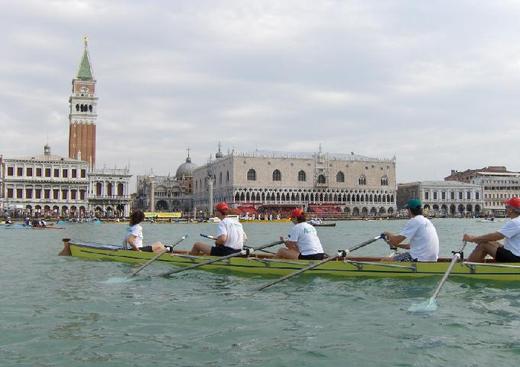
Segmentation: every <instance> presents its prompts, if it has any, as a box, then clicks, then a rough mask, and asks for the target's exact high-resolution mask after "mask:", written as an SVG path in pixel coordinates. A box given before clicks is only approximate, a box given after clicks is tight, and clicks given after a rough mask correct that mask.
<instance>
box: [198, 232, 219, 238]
mask: <svg viewBox="0 0 520 367" xmlns="http://www.w3.org/2000/svg"><path fill="white" fill-rule="evenodd" d="M200 236H201V237H204V238H209V239H210V240H216V239H217V238H216V237H215V236H212V235H210V234H204V233H201V234H200Z"/></svg>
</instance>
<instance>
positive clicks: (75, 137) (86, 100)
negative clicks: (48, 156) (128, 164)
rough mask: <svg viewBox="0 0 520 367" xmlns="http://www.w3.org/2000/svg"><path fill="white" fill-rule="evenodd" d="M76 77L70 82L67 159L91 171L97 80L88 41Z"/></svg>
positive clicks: (92, 165)
mask: <svg viewBox="0 0 520 367" xmlns="http://www.w3.org/2000/svg"><path fill="white" fill-rule="evenodd" d="M84 42H85V49H84V51H83V57H82V58H81V63H80V65H79V70H78V74H77V75H76V77H75V78H74V79H72V95H71V96H70V98H69V158H73V159H80V160H82V161H86V162H87V163H88V164H89V166H90V168H91V169H92V168H94V167H95V164H96V119H97V97H96V80H95V79H94V76H93V74H92V67H91V65H90V58H89V54H88V40H87V37H85V39H84Z"/></svg>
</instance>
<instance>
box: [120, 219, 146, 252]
mask: <svg viewBox="0 0 520 367" xmlns="http://www.w3.org/2000/svg"><path fill="white" fill-rule="evenodd" d="M130 235H132V236H135V242H134V244H135V246H136V247H137V248H141V247H143V227H141V225H140V224H135V225H133V226H129V227H128V229H127V231H126V236H125V240H124V247H125V248H128V249H132V246H131V245H130V244H129V243H128V237H130Z"/></svg>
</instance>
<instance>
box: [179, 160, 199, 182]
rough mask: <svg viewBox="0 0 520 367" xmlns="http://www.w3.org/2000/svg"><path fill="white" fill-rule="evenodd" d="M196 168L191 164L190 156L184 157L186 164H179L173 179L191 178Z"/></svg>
mask: <svg viewBox="0 0 520 367" xmlns="http://www.w3.org/2000/svg"><path fill="white" fill-rule="evenodd" d="M195 168H197V165H196V164H195V163H191V158H190V156H188V157H186V162H184V163H183V164H181V165H180V166H179V168H177V172H176V173H175V177H176V178H177V179H178V180H179V179H182V178H183V177H192V176H193V170H194V169H195Z"/></svg>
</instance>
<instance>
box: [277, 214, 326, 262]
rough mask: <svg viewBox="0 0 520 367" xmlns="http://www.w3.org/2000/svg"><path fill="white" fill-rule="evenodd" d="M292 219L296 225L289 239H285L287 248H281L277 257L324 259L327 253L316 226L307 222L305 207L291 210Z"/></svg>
mask: <svg viewBox="0 0 520 367" xmlns="http://www.w3.org/2000/svg"><path fill="white" fill-rule="evenodd" d="M291 221H292V222H293V223H294V227H292V228H291V231H290V232H289V234H288V236H287V237H288V239H287V240H285V239H284V238H283V237H280V239H281V240H282V241H284V243H285V246H286V248H281V249H279V250H278V252H277V253H276V255H275V257H279V258H282V259H300V260H323V259H324V258H325V257H326V255H325V253H324V252H323V246H322V245H321V242H320V239H319V238H318V233H317V232H316V228H314V227H313V226H312V225H310V224H309V223H307V219H306V217H305V213H304V211H303V209H301V208H296V209H294V210H293V211H292V212H291Z"/></svg>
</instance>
